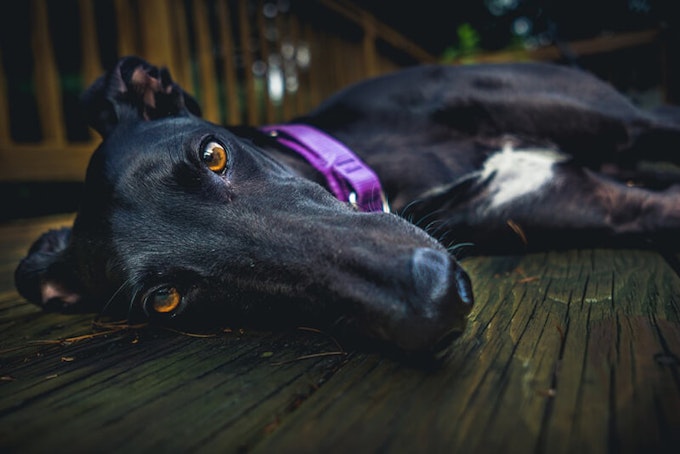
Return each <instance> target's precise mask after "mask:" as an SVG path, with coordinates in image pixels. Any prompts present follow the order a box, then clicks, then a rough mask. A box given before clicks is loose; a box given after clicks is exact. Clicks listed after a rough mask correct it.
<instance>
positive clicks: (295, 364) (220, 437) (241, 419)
mask: <svg viewBox="0 0 680 454" xmlns="http://www.w3.org/2000/svg"><path fill="white" fill-rule="evenodd" d="M72 219H73V216H72V215H68V216H57V217H51V218H44V219H37V220H31V221H26V220H22V221H14V222H10V223H5V224H2V225H0V251H2V255H0V257H2V258H3V260H6V262H3V263H2V265H0V272H1V274H0V285H1V286H2V287H0V329H2V333H3V335H2V337H1V338H0V358H2V360H1V361H0V377H2V381H0V418H1V419H2V424H0V451H2V452H38V451H45V450H53V449H54V447H55V446H68V447H69V448H68V449H69V450H71V451H74V452H87V451H101V450H104V451H117V450H118V449H123V450H129V449H132V450H133V451H137V450H141V451H146V450H152V449H162V450H164V451H171V452H177V451H178V450H179V451H194V450H196V449H199V448H202V447H205V446H209V445H211V444H212V443H215V442H216V441H219V443H224V444H222V445H221V446H220V448H221V449H219V450H222V449H224V447H233V448H234V449H236V448H239V447H242V448H247V447H248V446H250V445H251V444H254V443H256V442H257V441H258V440H259V439H261V437H262V436H264V434H265V433H266V432H267V431H268V430H273V429H272V428H273V427H275V426H276V424H277V421H278V420H279V419H280V418H285V416H286V415H287V414H289V413H290V412H292V411H294V410H295V408H297V405H298V404H299V402H300V401H301V400H304V399H306V398H307V396H308V395H310V394H311V393H314V392H316V391H317V390H318V389H319V387H320V386H321V385H322V384H323V382H324V381H325V380H326V377H327V376H328V375H329V374H332V372H333V371H334V370H335V369H337V367H338V365H339V364H340V363H341V362H342V361H344V357H342V356H319V357H316V358H310V359H304V360H302V359H301V360H296V358H297V357H299V356H301V355H305V354H310V353H320V352H327V351H330V350H337V347H336V345H335V344H334V343H333V342H332V341H331V340H330V339H329V338H328V337H326V336H324V335H321V334H319V333H314V332H309V331H301V330H294V331H292V332H284V333H257V332H254V331H248V332H241V331H239V330H238V329H235V330H234V331H233V332H231V333H216V335H215V336H214V337H195V336H190V335H187V334H181V333H176V332H171V331H166V330H159V329H153V328H150V327H137V328H134V327H131V328H124V329H121V330H119V331H117V332H115V333H108V334H106V335H98V336H93V337H92V336H90V337H89V338H81V339H80V340H77V339H74V338H77V336H81V335H84V336H88V335H91V334H93V333H97V332H101V331H97V330H93V329H92V321H93V319H94V315H93V314H81V315H60V314H50V313H43V312H42V311H40V310H38V309H37V308H35V307H34V306H32V305H29V304H27V303H25V302H23V301H22V300H21V298H20V297H19V296H18V295H17V294H16V292H15V291H13V290H12V289H11V287H10V285H11V282H12V280H11V273H12V272H13V269H14V266H15V264H16V262H18V260H19V259H20V258H21V257H22V256H23V255H24V254H25V252H26V250H27V248H28V246H29V245H30V243H31V242H32V241H34V240H35V239H36V238H37V237H38V235H39V234H40V233H42V232H44V231H45V230H47V229H48V228H55V227H58V226H61V225H69V224H70V223H71V222H72ZM10 264H13V265H12V266H10ZM59 340H62V342H49V341H59ZM41 341H42V342H41ZM55 428H58V430H55ZM36 434H40V436H36ZM102 440H106V442H105V446H104V445H102Z"/></svg>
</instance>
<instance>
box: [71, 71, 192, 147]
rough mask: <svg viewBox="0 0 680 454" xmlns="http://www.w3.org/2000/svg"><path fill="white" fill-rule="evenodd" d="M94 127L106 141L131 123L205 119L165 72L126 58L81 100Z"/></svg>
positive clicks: (88, 119)
mask: <svg viewBox="0 0 680 454" xmlns="http://www.w3.org/2000/svg"><path fill="white" fill-rule="evenodd" d="M81 101H82V103H83V106H84V108H85V115H86V116H87V121H88V123H89V125H90V126H92V127H93V128H94V129H96V130H97V132H99V134H101V136H102V137H106V136H107V135H109V134H110V133H111V131H112V130H113V129H114V128H115V127H116V126H117V125H118V124H120V123H121V122H123V121H124V120H127V119H131V120H136V121H150V120H155V119H158V118H164V117H174V116H183V115H188V114H193V115H196V116H200V115H201V109H200V107H199V106H198V103H197V102H196V100H195V99H194V98H192V97H191V96H190V95H189V94H187V93H186V92H185V91H184V90H182V88H181V87H180V86H179V85H177V84H176V83H175V82H173V80H172V78H171V77H170V73H169V72H168V70H167V69H165V68H157V67H155V66H152V65H150V64H149V63H147V62H146V61H145V60H142V59H141V58H139V57H124V58H121V59H120V60H118V62H117V63H116V66H115V67H114V68H113V69H112V70H110V71H108V72H107V73H106V74H104V75H103V76H101V77H100V78H99V79H97V80H96V81H95V82H94V83H93V84H92V85H91V86H90V88H88V89H87V90H86V91H85V93H83V95H82V97H81Z"/></svg>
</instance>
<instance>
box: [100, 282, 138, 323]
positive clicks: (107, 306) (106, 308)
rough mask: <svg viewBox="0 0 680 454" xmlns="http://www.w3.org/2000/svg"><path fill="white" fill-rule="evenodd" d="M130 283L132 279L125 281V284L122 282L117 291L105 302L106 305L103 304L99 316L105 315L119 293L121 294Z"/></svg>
mask: <svg viewBox="0 0 680 454" xmlns="http://www.w3.org/2000/svg"><path fill="white" fill-rule="evenodd" d="M131 282H132V278H129V279H127V280H126V281H125V282H123V283H122V284H121V285H120V286H119V287H118V289H117V290H116V291H115V292H113V295H111V297H110V298H109V299H108V300H107V301H106V303H105V304H104V306H103V307H102V309H101V311H100V315H106V311H108V310H109V308H110V307H111V304H113V302H114V301H115V299H116V298H117V297H118V295H119V294H120V293H121V292H122V291H123V290H124V289H125V288H126V287H127V286H128V285H130V283H131Z"/></svg>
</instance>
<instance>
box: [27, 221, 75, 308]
mask: <svg viewBox="0 0 680 454" xmlns="http://www.w3.org/2000/svg"><path fill="white" fill-rule="evenodd" d="M70 237H71V229H70V228H69V227H64V228H61V229H58V230H49V231H47V232H45V233H43V234H42V236H40V238H38V240H37V241H36V242H35V243H33V245H32V246H31V248H30V249H29V251H28V255H27V256H26V257H24V259H23V260H22V261H21V262H20V263H19V266H18V267H17V269H16V271H15V272H14V283H15V286H16V288H17V290H18V291H19V294H20V295H21V296H23V297H24V298H26V299H27V300H28V301H30V302H31V303H34V304H37V305H38V306H40V307H42V308H43V309H45V310H49V311H61V312H77V311H80V310H82V309H83V306H84V304H83V303H82V297H81V296H82V295H81V293H80V292H79V284H78V281H77V279H76V277H75V272H74V271H75V270H74V267H73V266H72V265H70V264H69V260H68V258H67V250H68V244H69V239H70Z"/></svg>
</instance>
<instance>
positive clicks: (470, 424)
mask: <svg viewBox="0 0 680 454" xmlns="http://www.w3.org/2000/svg"><path fill="white" fill-rule="evenodd" d="M69 220H70V217H64V216H62V217H52V218H42V219H34V220H30V221H13V222H11V223H5V224H3V225H1V226H0V250H1V251H2V254H1V255H0V260H1V261H0V263H1V272H0V330H1V332H2V335H1V336H0V350H1V351H0V452H10V453H29V452H48V451H49V452H54V451H57V452H58V451H68V452H150V451H151V450H158V451H159V452H195V451H197V452H234V451H249V452H296V453H297V452H480V453H481V452H483V453H487V452H490V453H493V452H519V453H527V452H539V453H542V452H549V453H560V452H577V453H589V452H594V453H604V452H610V453H614V452H644V453H648V452H680V361H679V359H678V356H679V355H680V278H679V277H678V273H677V266H675V265H674V264H676V263H677V262H676V261H675V260H674V259H673V256H670V258H664V257H663V256H662V255H660V254H658V253H655V252H651V251H637V250H618V251H612V250H574V251H567V252H561V253H553V252H551V253H544V254H534V255H527V256H504V257H478V258H471V259H467V260H466V261H465V262H464V265H465V267H466V268H467V270H469V272H470V274H471V275H472V278H473V281H474V290H475V293H476V297H477V305H476V307H475V309H474V311H473V313H472V315H471V317H470V323H469V329H468V330H467V332H466V334H465V336H464V337H462V338H461V339H459V341H457V348H456V351H455V354H454V355H453V357H452V358H451V359H450V360H449V361H448V362H447V363H446V364H444V365H443V367H441V368H439V369H436V370H422V369H419V368H416V367H412V366H407V365H404V364H400V363H398V362H396V361H394V360H392V359H388V358H384V357H381V356H378V355H375V354H367V353H357V352H349V353H347V354H337V352H338V350H339V347H338V346H337V345H336V344H335V343H334V341H333V340H332V339H330V338H329V337H327V336H325V335H324V334H321V333H318V332H312V331H307V330H298V331H295V332H285V333H262V332H241V331H239V330H238V329H237V328H238V327H234V330H233V331H231V332H225V333H222V334H220V335H218V336H215V337H203V338H201V337H195V336H190V335H187V334H182V333H175V332H170V331H164V330H159V329H153V328H149V327H137V328H135V327H128V328H121V327H117V328H116V327H103V326H98V327H95V326H93V323H92V322H93V318H94V316H93V315H91V314H90V315H72V316H67V315H58V314H46V313H42V312H41V311H39V310H38V309H36V308H34V307H33V306H31V305H29V304H27V303H25V302H24V301H23V300H22V299H21V298H20V297H19V296H18V295H17V293H16V292H15V290H14V289H13V272H14V267H15V266H16V263H17V261H18V259H19V258H20V257H21V256H22V255H23V254H24V253H25V250H26V248H27V247H28V245H29V244H30V242H31V241H32V240H33V239H35V238H36V237H37V235H38V234H39V233H41V232H42V231H44V230H45V229H47V228H48V227H49V226H56V225H61V224H66V223H68V221H69ZM674 266H675V271H674Z"/></svg>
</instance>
